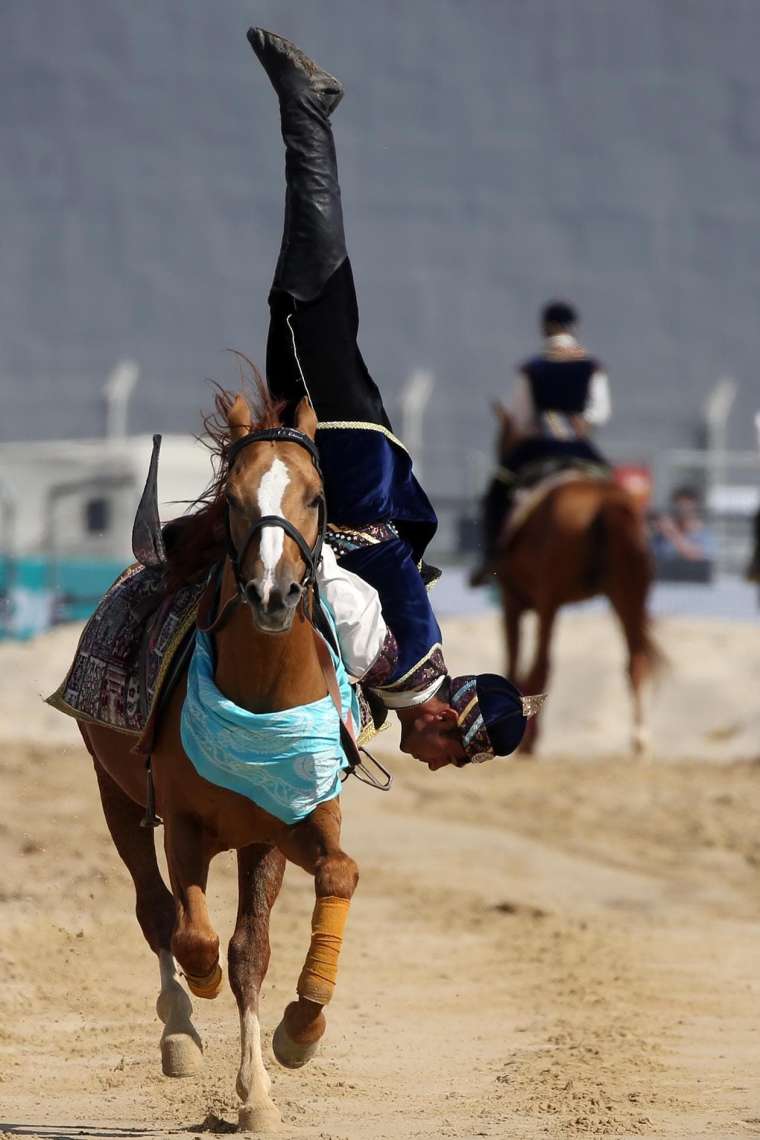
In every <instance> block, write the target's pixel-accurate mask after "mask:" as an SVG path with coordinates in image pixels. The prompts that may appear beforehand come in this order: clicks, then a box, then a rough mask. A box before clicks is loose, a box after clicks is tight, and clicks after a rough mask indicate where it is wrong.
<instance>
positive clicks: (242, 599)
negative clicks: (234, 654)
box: [148, 427, 393, 826]
mask: <svg viewBox="0 0 760 1140" xmlns="http://www.w3.org/2000/svg"><path fill="white" fill-rule="evenodd" d="M267 441H268V442H271V443H295V444H297V445H298V446H299V447H302V448H303V449H304V450H305V451H308V453H309V455H310V456H311V460H312V463H313V464H314V467H315V469H316V472H317V474H318V475H319V478H320V482H321V483H322V484H323V487H324V477H323V475H322V467H321V465H320V462H319V452H318V451H317V446H316V444H315V443H314V441H313V440H312V439H310V438H309V436H308V435H304V433H303V432H300V431H297V430H296V429H295V428H289V427H277V428H263V429H262V430H261V431H253V432H251V433H250V434H249V435H244V436H243V437H242V438H241V439H237V440H235V442H234V443H232V444H231V445H230V447H229V448H228V450H227V473H228V474H229V472H230V471H231V470H232V468H233V466H234V463H235V460H236V459H237V457H238V456H239V455H240V452H241V451H243V450H244V449H245V448H246V447H249V446H250V445H251V444H252V443H266V442H267ZM267 526H277V527H279V528H280V529H281V530H283V531H284V532H285V534H287V535H288V536H289V537H290V538H292V539H293V541H294V542H295V544H296V546H297V547H298V549H299V550H300V552H301V557H302V558H303V560H304V563H305V569H304V575H303V578H302V579H301V587H302V590H303V596H302V604H303V612H304V616H305V617H306V618H307V620H308V621H309V622H310V623H311V625H312V626H313V627H314V630H315V631H316V635H318V636H321V637H322V639H323V640H324V641H325V642H326V643H327V644H328V645H329V646H331V648H332V649H333V651H334V652H335V653H336V654H337V655H338V656H340V648H339V646H338V643H337V640H336V637H335V633H334V632H333V628H332V625H331V624H330V622H329V620H328V618H327V615H326V614H325V611H324V609H323V608H322V599H321V598H320V596H319V583H318V581H317V571H318V569H319V563H320V561H321V558H322V547H323V545H324V541H325V533H326V530H327V508H326V504H325V496H324V490H322V493H321V494H320V498H319V518H318V523H317V537H316V539H315V540H314V545H313V546H309V544H308V542H307V541H306V539H305V538H304V536H303V535H302V534H301V532H300V530H298V528H297V527H295V526H293V524H292V522H290V520H289V519H286V518H283V517H282V515H262V517H261V518H260V519H257V520H256V522H255V523H253V524H252V525H251V527H250V528H249V530H248V533H247V534H246V536H245V541H244V542H243V544H242V546H241V547H240V548H238V547H237V546H236V545H235V543H234V542H233V540H232V532H231V529H230V503H229V501H227V502H226V503H225V508H224V529H225V535H226V543H227V557H228V558H229V560H230V563H231V564H232V571H233V574H234V576H235V583H236V585H237V592H236V593H235V594H233V595H232V597H231V598H229V599H228V601H227V602H226V604H225V606H224V608H223V609H222V610H221V611H220V612H218V613H217V614H216V617H215V618H214V619H213V621H211V622H210V623H209V624H208V625H206V626H203V625H201V623H200V620H199V621H198V628H199V629H200V630H201V631H202V632H204V633H214V632H215V631H216V630H218V629H220V628H221V627H222V626H223V625H224V624H225V622H226V621H227V619H228V617H229V616H230V614H231V613H232V611H233V609H235V608H236V607H237V606H238V605H240V604H241V603H243V604H249V598H248V594H247V592H246V582H245V579H244V578H243V573H242V563H243V559H244V558H245V555H246V551H247V550H248V547H249V546H250V545H251V542H252V541H253V539H254V538H255V537H256V535H257V534H260V532H261V531H262V530H263V529H264V528H265V527H267ZM223 566H224V562H223V561H222V562H221V563H220V564H219V565H218V566H217V567H216V570H215V572H212V577H211V578H210V580H209V587H210V588H212V589H213V602H212V607H211V612H213V611H215V610H216V608H217V605H218V602H219V595H220V593H221V581H222V570H223ZM307 591H310V593H311V601H312V605H311V612H309V609H308V608H307V605H306V592H307ZM334 699H335V698H334ZM336 704H337V701H336ZM337 707H338V714H339V719H340V736H341V741H342V744H343V750H344V752H345V754H346V757H347V759H348V763H349V767H348V770H347V772H346V775H349V774H353V775H354V776H356V777H357V779H359V780H361V781H362V783H365V784H369V786H370V787H373V788H377V789H379V790H380V791H388V789H389V788H390V786H391V784H392V783H393V776H392V775H391V774H390V772H388V771H387V770H386V769H385V768H384V767H383V766H382V764H380V762H379V761H377V760H375V758H374V756H372V755H371V754H370V753H369V752H367V750H366V748H361V749H360V748H359V747H358V746H357V744H356V741H355V740H354V738H353V736H352V735H351V733H350V732H349V731H348V728H347V727H346V724H345V721H344V720H343V716H342V714H341V712H340V705H339V704H337ZM362 752H363V753H364V754H365V755H366V756H367V758H368V759H370V760H371V761H372V763H373V765H374V766H375V767H376V768H377V769H378V771H379V772H381V773H382V777H383V779H382V780H378V778H377V777H376V776H375V775H374V774H373V773H372V772H370V770H369V769H368V768H367V766H366V764H365V763H364V761H363V760H362V759H361V755H360V753H362ZM148 783H149V785H150V787H151V789H152V785H151V775H150V768H149V769H148ZM151 794H152V793H151ZM148 815H150V816H151V819H150V821H149V823H150V826H153V825H154V824H153V822H152V820H153V819H154V818H157V817H155V812H153V813H152V815H151V812H148Z"/></svg>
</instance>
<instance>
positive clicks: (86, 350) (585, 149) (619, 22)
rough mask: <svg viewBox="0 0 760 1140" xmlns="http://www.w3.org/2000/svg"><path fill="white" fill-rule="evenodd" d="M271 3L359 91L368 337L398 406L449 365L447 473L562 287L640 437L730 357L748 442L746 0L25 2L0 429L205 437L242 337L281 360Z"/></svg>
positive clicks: (625, 430)
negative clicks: (271, 297) (115, 394)
mask: <svg viewBox="0 0 760 1140" xmlns="http://www.w3.org/2000/svg"><path fill="white" fill-rule="evenodd" d="M253 22H261V23H263V24H265V25H268V26H271V27H274V28H276V29H277V30H279V31H281V32H282V33H284V34H285V35H289V36H292V37H293V38H295V39H297V40H298V42H300V43H301V44H302V45H303V46H304V48H305V49H307V50H308V51H310V52H311V53H312V54H314V55H315V56H316V58H317V59H318V60H319V61H320V62H321V63H322V64H324V66H326V67H327V68H329V69H331V70H333V71H335V72H336V73H337V74H338V75H340V76H341V77H342V78H343V79H344V81H345V83H346V86H347V89H348V93H347V96H346V99H345V101H344V103H343V105H342V106H341V108H340V109H339V111H338V112H337V114H336V119H335V128H336V136H337V141H338V149H339V157H340V162H341V170H342V179H343V186H344V200H345V204H346V213H347V223H348V234H349V241H350V247H351V252H352V258H353V261H354V267H355V273H356V277H357V282H358V287H359V295H360V303H361V306H362V318H363V323H362V345H363V349H364V352H365V356H366V357H367V360H368V362H369V364H370V367H371V368H372V370H373V372H374V373H375V375H376V378H377V379H378V381H379V383H380V384H381V387H383V390H384V391H385V392H386V395H387V398H388V402H389V405H390V408H391V411H392V412H393V411H394V410H395V409H396V407H397V398H398V392H399V388H400V384H401V382H402V381H403V379H404V378H405V377H406V376H407V375H408V373H409V371H410V369H411V368H413V367H415V366H420V365H421V366H426V367H430V368H432V369H433V370H434V371H435V373H436V376H437V378H438V384H439V388H438V393H437V397H436V400H435V406H434V408H433V409H432V411H431V419H430V423H429V433H428V439H429V440H430V441H434V442H435V449H434V451H433V454H432V455H431V456H430V457H428V462H427V467H426V480H427V482H428V484H429V485H430V489H431V490H432V491H433V492H435V491H436V490H439V491H447V492H452V491H456V490H457V487H458V484H459V482H460V478H461V476H460V470H461V468H460V464H461V463H462V459H463V455H464V453H465V452H466V451H468V450H470V449H473V448H478V447H483V446H484V444H486V441H488V439H489V436H490V421H489V415H488V403H487V401H488V399H489V397H490V396H491V395H495V394H497V393H499V392H502V391H505V390H506V387H507V384H508V378H509V377H510V375H511V371H512V364H513V362H514V360H515V359H516V358H519V357H521V356H523V355H524V354H526V353H527V352H529V351H530V350H531V349H532V348H533V345H534V325H535V314H536V310H537V307H538V306H539V305H540V303H541V302H542V301H544V300H545V299H546V298H547V297H548V296H550V295H555V294H559V295H563V296H567V297H569V298H571V299H573V300H574V301H575V302H576V303H577V304H578V306H579V307H580V309H581V311H582V312H583V313H584V315H585V328H584V333H585V339H586V340H587V342H588V343H589V345H590V346H591V347H592V348H593V349H594V350H595V351H596V352H597V353H598V354H599V355H600V356H601V357H602V358H603V360H604V361H605V363H606V364H607V365H608V368H609V371H610V375H611V377H612V381H613V389H614V398H615V426H614V429H612V431H611V435H612V436H614V438H615V439H616V440H625V441H627V443H628V446H629V448H630V452H631V455H632V456H635V455H636V454H637V451H640V452H642V453H643V451H644V450H646V449H647V448H652V447H663V446H671V445H676V444H689V443H691V442H692V440H693V438H694V428H695V424H696V422H697V420H698V417H699V409H700V407H701V403H702V401H703V400H704V397H705V395H706V393H707V391H708V390H709V388H710V387H711V385H712V384H713V383H714V381H715V379H716V378H717V377H718V376H719V375H720V374H722V373H724V372H726V371H727V372H729V373H732V374H734V375H736V376H737V378H738V379H739V380H740V381H741V385H742V387H741V392H740V406H739V408H738V409H737V410H736V412H735V413H734V417H733V420H732V439H733V442H734V443H735V444H737V445H741V446H751V445H752V442H753V436H752V429H751V422H750V420H751V413H752V412H753V411H754V409H755V407H756V405H758V404H760V392H759V391H758V388H759V386H758V383H757V379H756V358H757V355H758V353H757V340H758V335H759V333H758V318H757V312H758V296H757V294H758V289H757V286H758V284H759V283H760V228H759V227H758V211H759V209H760V207H759V206H758V189H759V187H760V178H759V177H758V176H759V175H760V68H758V65H757V43H758V36H759V35H760V4H758V3H757V2H756V0H634V2H633V3H621V2H618V0H459V2H458V0H414V2H413V3H402V2H397V0H388V2H385V3H381V2H379V0H378V2H374V3H369V2H367V0H365V2H362V3H358V2H356V0H310V2H309V3H305V2H304V0H278V2H274V0H267V2H261V3H241V2H239V0H225V2H224V3H223V4H222V3H217V4H210V3H208V2H207V0H181V2H180V0H161V2H160V3H157V2H156V0H128V2H124V0H66V3H65V4H63V3H60V0H59V2H54V0H10V2H9V3H6V4H5V5H4V6H3V19H2V37H0V68H1V71H0V129H1V134H0V137H1V138H2V165H3V178H2V180H1V181H0V203H1V206H2V223H3V229H2V260H1V262H0V265H1V269H2V276H1V279H0V280H1V284H0V383H2V388H3V402H2V407H3V413H2V421H1V423H0V437H1V438H4V439H19V438H21V439H23V438H48V437H60V436H62V435H72V436H83V435H93V434H96V433H98V432H99V431H100V430H101V428H102V422H103V413H102V405H101V401H100V388H101V385H102V381H103V378H104V375H105V373H106V371H107V370H108V369H109V368H110V367H111V366H112V364H113V363H114V361H115V360H116V359H117V358H118V357H120V356H124V355H129V356H132V357H134V358H135V359H136V360H137V361H138V362H139V363H140V365H141V367H142V373H143V376H142V380H141V382H140V385H139V387H138V389H137V391H136V393H135V397H134V401H133V406H132V413H131V425H130V426H131V427H132V428H133V429H134V430H137V431H146V430H148V431H150V430H164V431H166V430H174V431H181V430H188V429H189V430H193V429H195V428H196V427H197V425H198V412H199V410H200V409H201V408H202V407H203V406H204V405H205V404H207V403H208V395H207V388H206V386H205V379H204V378H205V377H207V376H213V377H216V378H219V379H222V380H230V379H234V376H235V371H234V368H233V366H232V364H231V362H230V361H229V360H228V359H227V358H225V356H224V354H223V349H224V348H225V346H234V347H237V348H240V349H242V350H244V351H246V352H248V353H249V354H250V355H252V356H253V357H254V358H255V359H257V360H259V361H261V362H263V355H264V342H265V332H266V305H265V301H266V291H267V286H268V282H269V277H270V273H271V267H272V265H273V262H274V258H275V254H276V249H277V246H278V241H279V232H278V231H279V226H280V219H281V199H282V186H281V167H282V154H281V148H280V143H279V137H278V131H277V116H276V108H275V101H274V96H273V94H272V92H271V90H270V88H269V86H268V84H267V82H266V80H265V77H264V76H263V73H261V72H260V70H259V68H258V65H257V64H256V62H255V60H254V58H253V56H252V53H251V52H250V49H249V47H248V45H247V43H246V41H245V36H244V33H245V29H246V27H247V25H248V24H249V23H253Z"/></svg>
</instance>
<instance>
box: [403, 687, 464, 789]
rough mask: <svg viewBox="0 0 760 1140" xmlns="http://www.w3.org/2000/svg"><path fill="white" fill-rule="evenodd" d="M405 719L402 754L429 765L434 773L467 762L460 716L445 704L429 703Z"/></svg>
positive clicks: (408, 710)
mask: <svg viewBox="0 0 760 1140" xmlns="http://www.w3.org/2000/svg"><path fill="white" fill-rule="evenodd" d="M404 711H405V713H406V714H407V715H405V716H402V717H401V723H402V730H401V751H402V752H406V753H408V754H409V755H410V756H414V757H415V759H416V760H421V761H422V763H423V764H427V766H428V768H429V769H430V771H431V772H435V771H436V770H437V769H438V768H445V767H446V765H447V764H458V763H461V762H462V761H463V760H466V758H467V757H466V754H465V751H464V748H463V747H462V741H461V739H460V736H459V731H458V729H457V714H456V713H455V712H454V710H453V709H452V708H449V706H448V705H445V704H444V703H443V701H428V702H427V703H426V704H425V705H419V706H418V707H417V708H416V709H407V710H404Z"/></svg>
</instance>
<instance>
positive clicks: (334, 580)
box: [319, 544, 388, 680]
mask: <svg viewBox="0 0 760 1140" xmlns="http://www.w3.org/2000/svg"><path fill="white" fill-rule="evenodd" d="M319 589H320V591H321V593H322V597H323V598H324V599H325V601H326V602H327V603H328V604H329V606H330V609H331V610H332V612H333V614H334V616H335V625H336V629H337V634H338V646H339V648H340V655H341V657H342V658H343V664H344V665H345V666H346V671H347V672H348V674H349V676H350V677H353V678H354V679H355V680H360V679H361V678H362V677H363V676H364V674H365V673H366V672H367V670H368V669H369V668H370V667H371V666H372V665H373V664H374V663H375V660H376V658H377V655H378V653H379V652H380V650H381V649H382V646H383V642H384V641H385V634H386V632H387V628H388V627H387V626H386V624H385V619H384V618H383V613H382V610H381V608H380V598H379V596H378V593H377V590H376V589H375V588H374V586H370V584H369V582H365V581H364V579H363V578H360V577H359V575H358V574H354V573H352V571H351V570H345V569H344V568H343V567H342V566H339V565H338V562H337V559H336V557H335V553H334V551H333V550H332V549H331V548H330V547H329V546H327V544H325V546H323V548H322V561H321V563H320V567H319Z"/></svg>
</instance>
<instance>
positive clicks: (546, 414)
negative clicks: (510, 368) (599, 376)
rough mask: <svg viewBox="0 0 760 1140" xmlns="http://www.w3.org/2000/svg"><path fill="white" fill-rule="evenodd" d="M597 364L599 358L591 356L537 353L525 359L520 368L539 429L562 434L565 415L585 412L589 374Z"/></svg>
mask: <svg viewBox="0 0 760 1140" xmlns="http://www.w3.org/2000/svg"><path fill="white" fill-rule="evenodd" d="M598 368H599V364H598V361H597V360H595V359H594V358H593V357H580V358H578V359H570V360H553V359H551V358H550V357H544V356H538V357H532V358H531V359H530V360H526V361H525V364H524V365H523V366H522V369H521V370H522V373H523V374H524V375H525V376H526V377H528V383H529V384H530V390H531V397H532V399H533V407H534V409H536V415H537V418H538V421H539V423H540V424H541V427H542V430H544V431H545V432H548V434H559V435H564V434H565V432H566V427H567V421H566V418H565V417H567V416H573V415H582V414H583V412H585V410H586V405H587V404H588V397H589V388H590V383H591V376H593V375H594V373H595V372H597V369H598ZM561 425H562V426H561Z"/></svg>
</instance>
